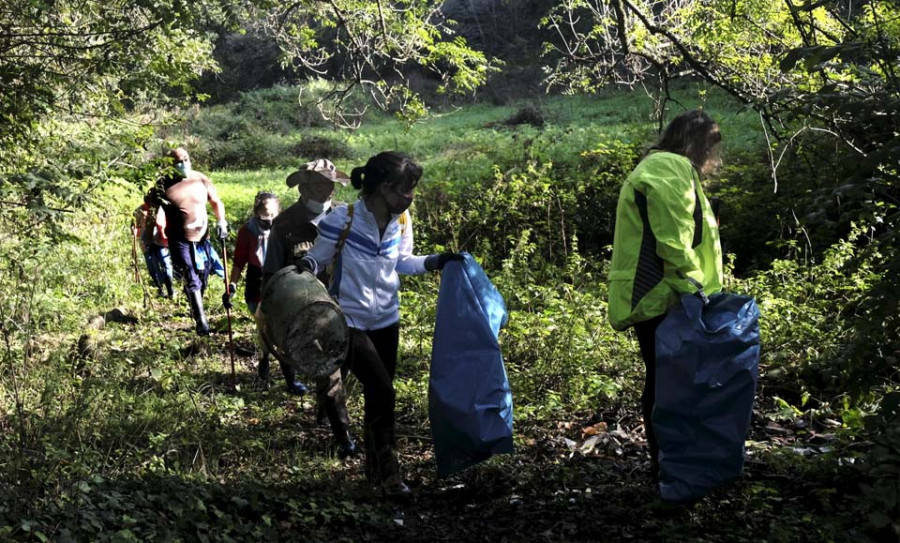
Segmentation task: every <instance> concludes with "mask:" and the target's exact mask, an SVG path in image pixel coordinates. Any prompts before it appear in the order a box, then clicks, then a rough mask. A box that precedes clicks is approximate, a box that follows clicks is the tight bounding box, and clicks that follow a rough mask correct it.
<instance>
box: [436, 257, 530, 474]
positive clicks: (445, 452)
mask: <svg viewBox="0 0 900 543" xmlns="http://www.w3.org/2000/svg"><path fill="white" fill-rule="evenodd" d="M463 255H464V256H465V260H463V261H459V262H454V261H451V262H448V263H447V265H446V266H445V267H444V270H443V273H442V277H441V290H440V293H439V295H438V305H437V320H436V322H435V327H434V342H433V344H432V352H431V378H430V381H429V390H428V415H429V418H430V419H431V431H432V435H433V437H434V452H435V459H436V460H437V468H438V475H440V476H441V477H446V476H448V475H451V474H453V473H456V472H457V471H460V470H463V469H465V468H467V467H469V466H472V465H474V464H477V463H479V462H482V461H484V460H486V459H488V458H490V457H491V456H492V455H495V454H503V453H512V452H513V439H512V424H513V406H512V391H511V390H510V388H509V379H508V378H507V376H506V368H505V367H504V366H503V356H502V354H501V352H500V345H499V343H497V334H499V332H500V328H501V327H502V326H503V325H505V324H506V320H507V313H506V304H505V303H504V302H503V297H502V296H501V295H500V293H499V292H497V289H496V288H495V287H494V285H493V284H492V283H491V281H490V280H489V279H488V278H487V276H486V275H485V274H484V270H482V269H481V266H479V265H478V263H477V262H475V259H473V258H472V255H469V254H467V253H463Z"/></svg>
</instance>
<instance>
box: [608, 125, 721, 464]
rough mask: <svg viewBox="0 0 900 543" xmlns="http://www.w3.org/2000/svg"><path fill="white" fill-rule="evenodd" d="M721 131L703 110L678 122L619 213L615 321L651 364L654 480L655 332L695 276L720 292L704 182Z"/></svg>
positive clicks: (647, 385)
mask: <svg viewBox="0 0 900 543" xmlns="http://www.w3.org/2000/svg"><path fill="white" fill-rule="evenodd" d="M721 141H722V136H721V134H720V133H719V126H718V124H716V122H715V121H713V120H712V119H711V118H710V116H709V115H707V114H706V113H705V112H703V111H700V110H694V111H687V112H684V113H681V114H680V115H678V116H677V117H675V118H674V119H673V120H672V122H671V123H669V125H668V126H667V127H666V129H665V130H664V131H663V133H662V135H661V136H660V138H659V141H657V142H656V144H655V145H653V147H651V148H650V150H649V151H648V152H647V154H646V155H644V157H643V159H642V160H641V161H640V163H639V164H638V165H637V167H636V168H635V169H634V171H633V172H632V173H631V174H630V175H629V176H628V178H627V179H626V180H625V183H624V184H623V185H622V189H621V191H620V193H619V203H618V206H617V208H616V229H615V235H614V238H613V255H612V265H611V268H610V272H609V320H610V324H612V327H613V328H615V329H616V330H626V329H628V328H630V327H632V326H633V327H634V329H635V333H636V334H637V338H638V343H639V345H640V349H641V358H643V360H644V364H645V366H646V370H647V372H646V378H645V382H644V392H643V394H642V396H641V408H642V409H641V410H642V413H643V417H644V431H645V434H646V436H647V445H648V447H649V448H650V462H651V466H652V470H653V474H654V477H656V476H657V474H658V472H659V469H658V468H659V462H658V460H659V459H658V455H659V447H658V445H657V442H656V436H655V435H654V433H653V427H652V425H651V415H652V413H653V405H654V403H655V396H656V387H655V380H656V328H657V327H658V326H659V324H660V323H661V322H662V321H663V319H664V318H665V316H666V313H667V312H668V311H669V309H670V308H672V306H674V305H675V304H676V303H678V299H679V298H680V297H681V295H682V294H685V293H694V292H696V291H697V288H696V287H695V286H693V285H692V284H691V282H689V281H688V278H692V279H694V280H696V281H698V282H699V283H700V284H701V285H703V290H704V291H705V292H706V293H707V294H713V293H716V292H719V291H720V290H722V247H721V245H720V243H719V228H718V224H717V221H716V217H715V216H714V214H713V210H712V207H711V206H710V203H709V200H707V198H706V195H705V194H704V193H703V187H702V186H701V183H700V181H701V178H702V177H703V176H704V175H706V174H708V173H709V171H710V170H711V169H712V168H713V167H714V165H715V164H716V163H717V162H718V149H719V144H720V142H721Z"/></svg>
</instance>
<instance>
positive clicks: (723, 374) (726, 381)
mask: <svg viewBox="0 0 900 543" xmlns="http://www.w3.org/2000/svg"><path fill="white" fill-rule="evenodd" d="M759 342H760V339H759V307H758V306H757V305H756V302H755V301H754V300H753V298H750V297H747V296H739V295H735V294H724V293H722V294H714V295H712V296H710V297H709V303H708V304H707V305H706V306H704V303H703V301H702V300H701V299H700V298H699V297H697V296H694V295H690V294H686V295H684V296H682V297H681V300H680V303H679V304H678V305H676V306H675V307H673V308H672V310H671V311H669V313H668V315H667V316H666V318H665V319H664V320H663V322H662V323H661V324H660V325H659V328H657V330H656V404H655V407H654V408H653V430H654V432H655V433H656V439H657V441H658V442H659V490H660V496H661V497H662V499H664V500H669V501H674V502H691V501H695V500H698V499H700V498H701V497H703V496H704V495H705V494H706V493H708V492H710V491H711V490H713V489H714V488H716V487H717V486H719V485H721V484H723V483H726V482H728V481H730V480H732V479H734V478H735V477H737V476H738V475H739V474H740V473H741V469H742V468H743V465H744V440H745V437H746V435H747V430H748V428H749V426H750V415H751V413H752V410H753V397H754V394H755V392H756V382H757V379H758V377H759V348H760V346H759Z"/></svg>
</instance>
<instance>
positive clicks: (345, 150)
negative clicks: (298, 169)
mask: <svg viewBox="0 0 900 543" xmlns="http://www.w3.org/2000/svg"><path fill="white" fill-rule="evenodd" d="M291 154H292V156H293V157H295V162H296V161H303V160H315V159H317V158H328V159H329V160H338V159H342V158H350V157H351V156H353V152H352V151H351V149H350V147H349V146H348V145H347V144H346V143H344V142H342V141H340V140H336V139H332V138H326V137H325V136H304V137H303V139H301V140H300V141H299V142H298V143H295V144H294V145H293V146H292V148H291Z"/></svg>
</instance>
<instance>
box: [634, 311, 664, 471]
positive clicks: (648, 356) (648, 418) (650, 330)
mask: <svg viewBox="0 0 900 543" xmlns="http://www.w3.org/2000/svg"><path fill="white" fill-rule="evenodd" d="M665 318H666V316H665V315H660V316H658V317H654V318H652V319H650V320H647V321H644V322H639V323H637V324H635V325H634V331H635V333H636V334H637V338H638V344H639V345H640V346H641V358H643V359H644V367H645V368H646V372H647V374H646V377H645V379H644V393H643V394H641V412H642V414H643V415H644V435H646V436H647V446H648V447H649V448H650V463H651V464H652V465H653V469H654V471H655V470H656V469H657V468H658V466H659V444H658V443H657V441H656V434H655V433H654V432H653V406H654V405H655V404H656V329H657V328H658V327H659V325H660V323H661V322H662V321H663V319H665Z"/></svg>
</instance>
